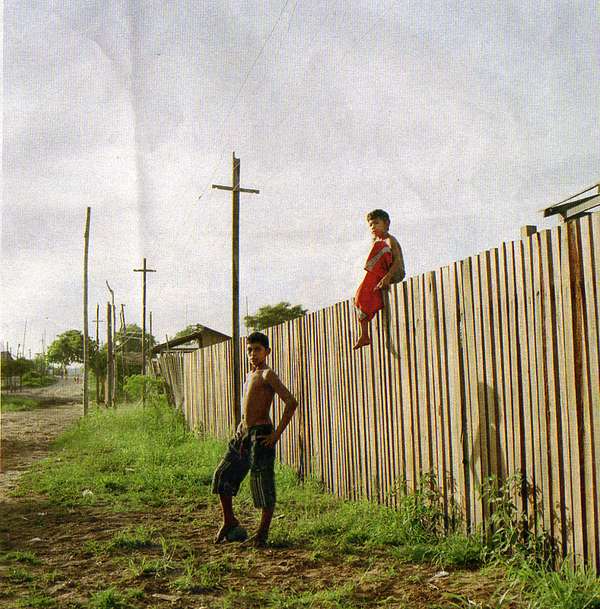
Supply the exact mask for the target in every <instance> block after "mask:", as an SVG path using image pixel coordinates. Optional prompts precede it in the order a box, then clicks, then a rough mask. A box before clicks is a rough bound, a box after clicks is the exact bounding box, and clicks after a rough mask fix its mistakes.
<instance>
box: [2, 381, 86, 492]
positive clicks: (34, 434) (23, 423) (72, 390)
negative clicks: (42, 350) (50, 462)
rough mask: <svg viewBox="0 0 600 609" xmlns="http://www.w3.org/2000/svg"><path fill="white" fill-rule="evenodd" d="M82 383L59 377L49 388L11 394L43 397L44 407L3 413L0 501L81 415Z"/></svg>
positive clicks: (40, 398) (39, 398)
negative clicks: (53, 441)
mask: <svg viewBox="0 0 600 609" xmlns="http://www.w3.org/2000/svg"><path fill="white" fill-rule="evenodd" d="M82 392H83V386H82V385H81V384H78V383H75V382H74V380H73V379H60V380H59V381H58V383H56V384H55V385H52V386H50V387H41V388H38V389H28V390H25V391H21V392H18V393H15V394H11V395H18V396H22V397H31V398H35V399H38V400H42V402H43V404H44V405H43V407H41V408H36V409H35V410H29V411H24V412H6V413H5V412H3V413H2V415H1V423H0V501H1V500H4V499H6V498H7V496H8V494H9V493H10V491H11V490H12V489H14V488H15V485H16V483H17V480H18V479H19V477H20V476H21V475H22V474H23V472H24V471H25V470H26V469H27V468H28V467H29V466H30V465H31V464H32V463H33V462H34V461H37V460H38V459H42V458H44V457H45V456H46V455H47V454H48V447H49V445H50V443H51V442H52V440H54V439H55V438H56V437H57V436H58V435H60V434H61V433H62V432H63V431H64V430H65V429H66V428H67V427H69V426H70V425H71V424H72V423H73V422H74V421H75V420H77V419H78V418H79V417H80V416H81V415H82V412H83V411H82V408H83V407H82V402H81V394H82Z"/></svg>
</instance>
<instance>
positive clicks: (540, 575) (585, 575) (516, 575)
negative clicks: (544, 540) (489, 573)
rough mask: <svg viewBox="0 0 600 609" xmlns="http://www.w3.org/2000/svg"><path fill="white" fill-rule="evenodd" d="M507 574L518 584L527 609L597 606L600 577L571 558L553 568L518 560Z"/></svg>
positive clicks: (598, 608)
mask: <svg viewBox="0 0 600 609" xmlns="http://www.w3.org/2000/svg"><path fill="white" fill-rule="evenodd" d="M510 577H511V579H512V580H513V581H515V582H518V583H520V584H521V587H522V588H521V589H522V591H523V594H524V596H525V597H526V598H528V600H529V605H528V609H600V579H599V578H598V577H596V575H595V573H594V572H593V571H592V569H586V568H583V567H577V568H575V567H573V564H572V563H571V562H570V561H565V562H564V563H563V564H562V565H561V567H560V568H559V569H558V570H556V571H551V570H549V569H545V568H543V567H539V566H538V565H536V564H533V563H531V562H527V561H525V562H521V563H519V564H517V565H513V567H512V569H511V572H510Z"/></svg>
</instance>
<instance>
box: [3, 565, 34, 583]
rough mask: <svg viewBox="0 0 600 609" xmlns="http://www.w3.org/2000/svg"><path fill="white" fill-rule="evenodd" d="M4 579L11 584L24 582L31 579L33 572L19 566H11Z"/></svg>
mask: <svg viewBox="0 0 600 609" xmlns="http://www.w3.org/2000/svg"><path fill="white" fill-rule="evenodd" d="M6 579H7V580H8V581H9V582H11V583H13V584H26V583H29V582H32V581H33V574H32V573H30V572H29V571H27V570H26V569H21V568H20V567H12V568H10V569H9V570H8V573H7V574H6Z"/></svg>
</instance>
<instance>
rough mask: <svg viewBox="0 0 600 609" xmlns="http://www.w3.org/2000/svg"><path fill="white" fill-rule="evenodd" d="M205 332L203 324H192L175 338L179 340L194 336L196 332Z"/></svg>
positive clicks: (180, 331)
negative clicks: (189, 335) (183, 337)
mask: <svg viewBox="0 0 600 609" xmlns="http://www.w3.org/2000/svg"><path fill="white" fill-rule="evenodd" d="M202 330H204V326H203V325H202V324H190V325H189V326H186V327H185V328H183V330H179V332H177V334H175V336H174V337H173V338H179V337H180V336H187V335H188V334H193V333H194V332H200V331H202Z"/></svg>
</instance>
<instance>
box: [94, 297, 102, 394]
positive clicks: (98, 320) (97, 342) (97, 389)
mask: <svg viewBox="0 0 600 609" xmlns="http://www.w3.org/2000/svg"><path fill="white" fill-rule="evenodd" d="M94 323H95V324H96V351H97V352H98V354H97V357H96V365H95V366H94V374H95V375H96V405H98V404H100V383H99V380H100V375H99V374H98V373H99V371H100V369H99V366H98V357H99V355H100V332H99V325H100V324H101V323H104V320H103V319H100V305H99V304H98V303H96V321H95V322H94Z"/></svg>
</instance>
